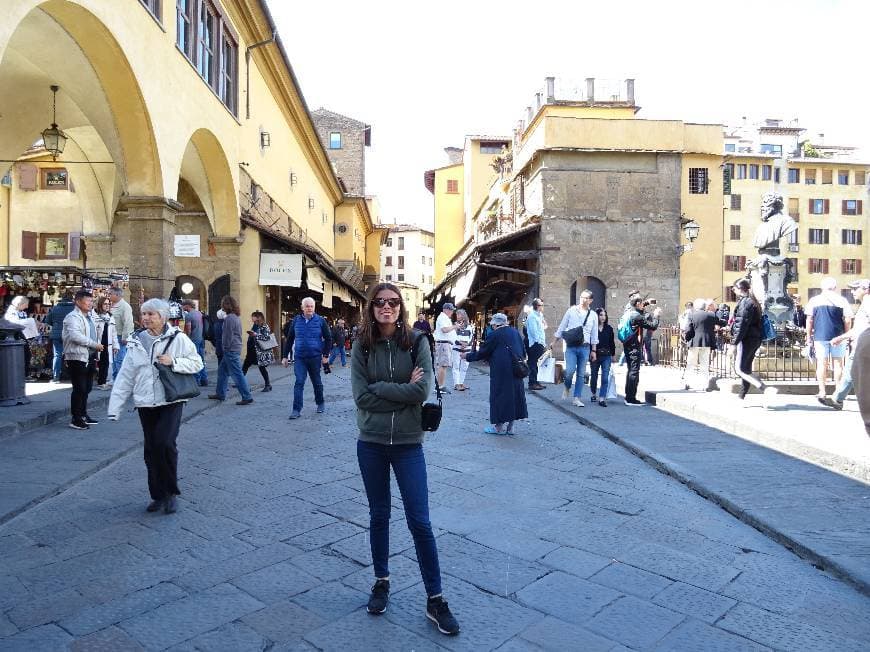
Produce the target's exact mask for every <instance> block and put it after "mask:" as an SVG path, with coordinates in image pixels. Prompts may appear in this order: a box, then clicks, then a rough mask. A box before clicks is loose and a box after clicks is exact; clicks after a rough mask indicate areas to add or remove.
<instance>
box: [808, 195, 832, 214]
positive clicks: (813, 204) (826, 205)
mask: <svg viewBox="0 0 870 652" xmlns="http://www.w3.org/2000/svg"><path fill="white" fill-rule="evenodd" d="M809 206H810V213H811V214H812V215H827V214H828V213H830V212H831V202H830V200H828V199H810V204H809Z"/></svg>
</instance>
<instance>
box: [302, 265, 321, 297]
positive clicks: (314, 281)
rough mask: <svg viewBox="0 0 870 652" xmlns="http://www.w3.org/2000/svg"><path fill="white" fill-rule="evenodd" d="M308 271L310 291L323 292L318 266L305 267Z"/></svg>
mask: <svg viewBox="0 0 870 652" xmlns="http://www.w3.org/2000/svg"><path fill="white" fill-rule="evenodd" d="M305 271H306V272H308V289H309V290H311V291H312V292H321V293H322V292H323V283H324V279H323V272H321V271H320V268H318V267H306V268H305Z"/></svg>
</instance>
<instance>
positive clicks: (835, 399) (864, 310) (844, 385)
mask: <svg viewBox="0 0 870 652" xmlns="http://www.w3.org/2000/svg"><path fill="white" fill-rule="evenodd" d="M849 289H850V290H852V296H853V297H854V298H855V303H857V304H859V307H858V310H857V311H856V312H855V318H854V320H853V321H852V328H850V329H849V330H848V331H846V332H845V333H843V334H842V335H838V336H837V337H835V338H833V339H832V340H831V346H839V345H840V344H842V343H845V342H850V343H851V344H852V351H851V353H850V354H849V357H848V358H846V365H845V367H844V368H843V376H842V378H841V379H840V382H839V384H838V385H837V389H836V390H834V394H833V396H832V397H831V398H828V397H824V399H820V400H821V401H822V403H823V404H824V405H827V406H828V407H832V408H834V409H835V410H842V409H843V401H844V400H846V397H847V396H848V395H849V392H850V391H852V386H853V382H852V365H853V364H854V362H855V350H856V346H855V345H856V344H857V342H858V338H859V337H860V336H861V334H862V333H863V332H864V331H866V330H867V329H868V328H870V279H866V278H862V279H860V280H858V281H853V282H851V283H849Z"/></svg>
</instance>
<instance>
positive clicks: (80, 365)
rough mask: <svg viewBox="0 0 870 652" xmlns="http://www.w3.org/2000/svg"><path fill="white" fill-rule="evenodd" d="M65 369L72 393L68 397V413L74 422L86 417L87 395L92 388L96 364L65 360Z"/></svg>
mask: <svg viewBox="0 0 870 652" xmlns="http://www.w3.org/2000/svg"><path fill="white" fill-rule="evenodd" d="M66 368H67V371H68V372H69V378H70V382H71V383H72V393H71V394H70V397H69V411H70V413H71V414H72V418H73V420H74V421H76V420H80V419H84V418H85V417H86V416H87V415H88V394H90V393H91V390H92V389H93V387H94V371H95V370H96V364H95V363H94V361H93V358H92V359H91V362H81V361H80V360H67V361H66Z"/></svg>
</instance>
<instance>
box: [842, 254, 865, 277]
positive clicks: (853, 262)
mask: <svg viewBox="0 0 870 652" xmlns="http://www.w3.org/2000/svg"><path fill="white" fill-rule="evenodd" d="M841 265H842V268H841V271H842V273H843V274H860V273H861V259H860V258H844V259H843V260H842V261H841Z"/></svg>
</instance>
